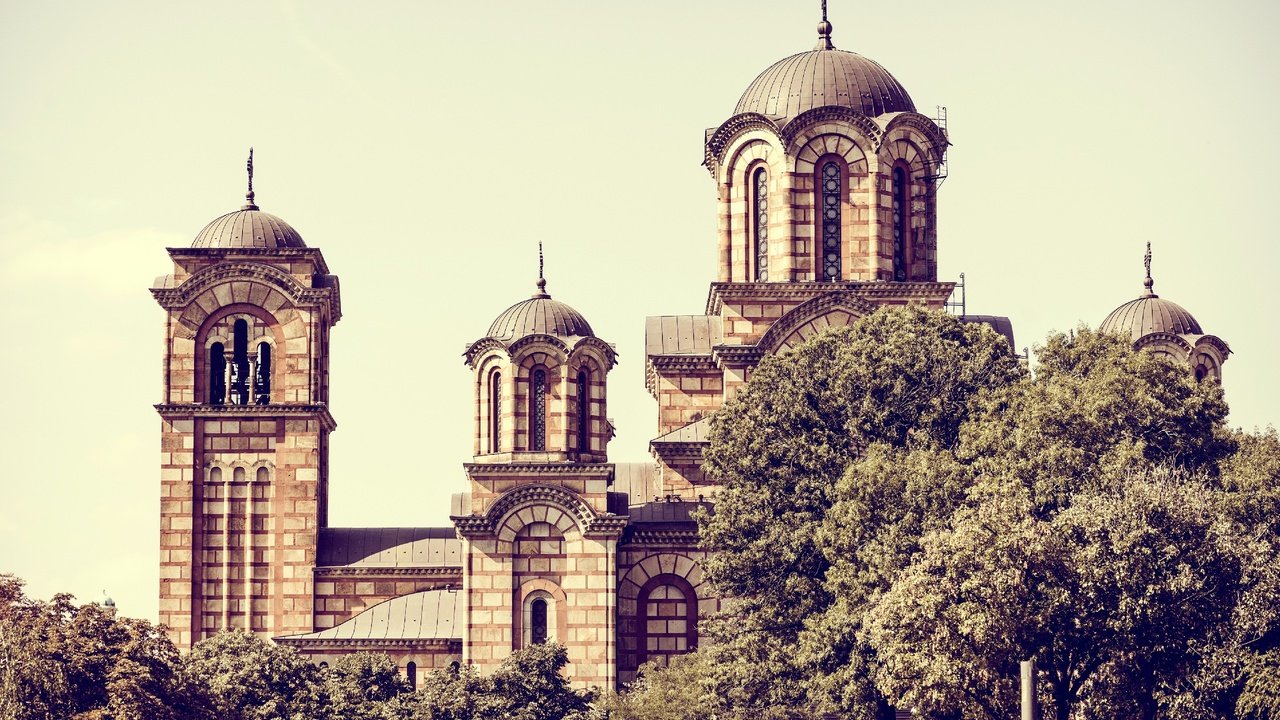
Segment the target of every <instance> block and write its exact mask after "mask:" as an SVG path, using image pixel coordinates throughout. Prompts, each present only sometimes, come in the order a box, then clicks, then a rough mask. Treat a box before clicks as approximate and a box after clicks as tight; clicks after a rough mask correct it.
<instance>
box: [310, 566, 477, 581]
mask: <svg viewBox="0 0 1280 720" xmlns="http://www.w3.org/2000/svg"><path fill="white" fill-rule="evenodd" d="M313 572H314V574H315V576H316V577H326V578H328V577H344V576H351V577H382V576H386V577H405V576H424V577H455V576H459V575H461V574H462V566H461V565H458V566H457V567H453V566H444V567H345V566H342V565H328V566H321V567H317V568H314V569H313Z"/></svg>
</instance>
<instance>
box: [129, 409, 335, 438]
mask: <svg viewBox="0 0 1280 720" xmlns="http://www.w3.org/2000/svg"><path fill="white" fill-rule="evenodd" d="M153 407H155V409H156V412H158V413H160V417H162V418H164V419H165V420H186V419H196V418H224V419H230V418H236V417H248V418H253V419H259V418H271V417H306V418H316V419H318V420H319V421H320V422H321V423H322V424H323V425H324V427H325V429H326V430H330V431H332V430H336V429H337V428H338V423H337V421H335V420H334V419H333V415H332V414H331V413H330V412H329V407H328V406H327V405H325V404H324V403H314V404H308V405H284V404H280V405H275V404H272V405H205V404H200V403H181V404H180V403H169V404H165V403H160V404H158V405H155V406H153Z"/></svg>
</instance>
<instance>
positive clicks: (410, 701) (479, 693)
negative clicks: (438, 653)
mask: <svg viewBox="0 0 1280 720" xmlns="http://www.w3.org/2000/svg"><path fill="white" fill-rule="evenodd" d="M568 662H569V656H568V653H567V652H566V651H565V648H564V646H563V645H560V644H558V643H546V644H540V645H531V646H529V647H527V648H523V649H521V650H517V651H516V652H514V653H512V654H511V655H510V656H509V657H507V659H505V660H503V661H502V664H501V665H499V666H498V669H497V670H496V671H495V672H494V673H493V674H492V675H490V676H482V675H480V674H478V673H477V672H476V671H475V670H474V669H473V668H471V667H461V668H457V669H441V670H436V671H434V672H432V673H429V674H428V675H427V677H426V679H425V680H424V682H423V683H422V687H421V688H419V690H418V692H417V693H414V694H413V695H412V696H402V697H403V698H404V707H405V708H406V711H407V712H408V717H412V718H414V720H588V717H589V714H590V713H591V701H592V699H593V698H594V693H591V692H582V691H578V690H574V689H573V688H571V687H570V686H569V681H568V679H567V678H565V676H564V675H563V673H562V671H563V670H564V668H565V666H566V665H567V664H568Z"/></svg>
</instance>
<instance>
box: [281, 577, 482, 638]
mask: <svg viewBox="0 0 1280 720" xmlns="http://www.w3.org/2000/svg"><path fill="white" fill-rule="evenodd" d="M461 596H462V593H461V592H459V591H457V590H423V591H422V592H416V593H410V594H408V595H401V596H400V597H395V598H391V599H390V600H384V601H383V602H380V603H378V604H377V605H374V606H373V607H371V608H369V609H367V610H365V611H364V612H362V613H360V614H359V615H356V616H355V617H353V618H351V619H350V620H347V621H346V622H344V623H341V624H338V625H335V626H333V627H331V628H328V629H326V630H319V631H317V632H312V633H304V634H301V635H288V636H285V637H278V638H276V641H277V642H280V643H283V644H285V645H288V644H290V643H297V644H314V643H333V642H338V643H341V642H343V641H347V642H360V641H366V642H367V641H396V640H399V641H404V640H458V641H460V640H461V639H462V626H463V624H464V622H465V618H464V617H463V604H462V597H461Z"/></svg>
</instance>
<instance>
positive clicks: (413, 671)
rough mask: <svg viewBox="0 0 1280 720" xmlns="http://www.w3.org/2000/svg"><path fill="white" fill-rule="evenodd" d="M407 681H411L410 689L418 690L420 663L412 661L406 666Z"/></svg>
mask: <svg viewBox="0 0 1280 720" xmlns="http://www.w3.org/2000/svg"><path fill="white" fill-rule="evenodd" d="M404 676H405V679H406V680H408V681H409V689H410V690H417V689H418V663H416V662H414V661H412V660H410V661H409V664H408V665H405V666H404Z"/></svg>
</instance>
